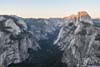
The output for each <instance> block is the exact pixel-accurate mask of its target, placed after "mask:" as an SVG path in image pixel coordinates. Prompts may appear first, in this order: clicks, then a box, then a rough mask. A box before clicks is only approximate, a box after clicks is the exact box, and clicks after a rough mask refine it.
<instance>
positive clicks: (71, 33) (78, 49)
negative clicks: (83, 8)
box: [56, 12, 100, 67]
mask: <svg viewBox="0 0 100 67" xmlns="http://www.w3.org/2000/svg"><path fill="white" fill-rule="evenodd" d="M76 17H78V18H74V19H76V21H74V22H68V23H69V24H67V25H66V26H64V27H63V29H61V30H60V31H61V32H62V33H60V34H61V35H60V37H59V39H58V40H57V42H56V45H59V46H62V48H63V50H64V53H63V57H62V62H63V63H65V64H67V65H68V67H87V66H90V65H99V64H100V53H99V51H100V49H99V47H100V39H99V38H100V37H99V35H100V28H99V27H98V26H96V24H95V23H94V22H93V21H92V19H91V17H90V16H89V15H88V14H87V13H86V12H79V13H78V15H77V16H76ZM72 19H73V18H72ZM93 23H94V24H93Z"/></svg>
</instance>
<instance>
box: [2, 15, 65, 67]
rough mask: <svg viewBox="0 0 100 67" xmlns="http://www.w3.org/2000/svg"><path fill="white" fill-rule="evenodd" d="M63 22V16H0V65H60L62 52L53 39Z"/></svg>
mask: <svg viewBox="0 0 100 67" xmlns="http://www.w3.org/2000/svg"><path fill="white" fill-rule="evenodd" d="M60 22H62V23H60ZM63 22H64V20H63V19H53V18H52V19H32V20H31V19H23V18H20V17H17V16H7V15H2V16H0V65H1V66H4V67H6V66H8V65H9V67H15V66H16V67H22V66H24V67H25V66H26V67H27V66H28V65H30V66H32V67H33V66H36V67H41V66H43V67H47V66H49V67H51V66H57V67H58V66H59V65H60V66H61V65H62V63H61V61H60V60H61V59H60V58H61V57H62V53H63V52H62V51H61V50H60V49H59V47H58V46H56V45H53V42H54V40H55V39H56V37H57V35H58V33H59V29H60V28H61V26H63ZM13 64H14V65H13Z"/></svg>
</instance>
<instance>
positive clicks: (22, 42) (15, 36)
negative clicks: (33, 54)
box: [0, 15, 38, 67]
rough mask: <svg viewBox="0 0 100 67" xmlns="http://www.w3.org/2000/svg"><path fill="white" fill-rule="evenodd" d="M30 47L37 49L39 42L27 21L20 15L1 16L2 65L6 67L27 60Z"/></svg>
mask: <svg viewBox="0 0 100 67" xmlns="http://www.w3.org/2000/svg"><path fill="white" fill-rule="evenodd" d="M33 43H34V44H33ZM32 46H34V47H35V48H34V47H32ZM29 48H32V49H34V50H35V49H36V48H38V44H37V43H36V40H35V38H33V36H32V34H31V33H30V32H29V31H27V25H26V24H25V22H24V21H23V20H22V19H21V18H18V17H13V16H6V15H4V16H0V65H1V66H4V67H6V66H8V65H9V64H11V63H20V62H22V61H24V60H26V59H27V58H28V56H29V54H28V49H29Z"/></svg>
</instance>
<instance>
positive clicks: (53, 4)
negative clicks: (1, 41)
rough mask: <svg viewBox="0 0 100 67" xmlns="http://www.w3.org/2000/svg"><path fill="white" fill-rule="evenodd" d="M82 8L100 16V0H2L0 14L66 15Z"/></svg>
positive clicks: (27, 15)
mask: <svg viewBox="0 0 100 67" xmlns="http://www.w3.org/2000/svg"><path fill="white" fill-rule="evenodd" d="M81 10H84V11H87V12H88V13H89V14H90V15H91V16H92V17H99V18H100V13H99V12H100V0H0V14H10V15H18V16H21V17H34V18H36V17H41V18H46V17H65V16H68V15H70V14H73V13H76V12H77V11H81Z"/></svg>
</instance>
